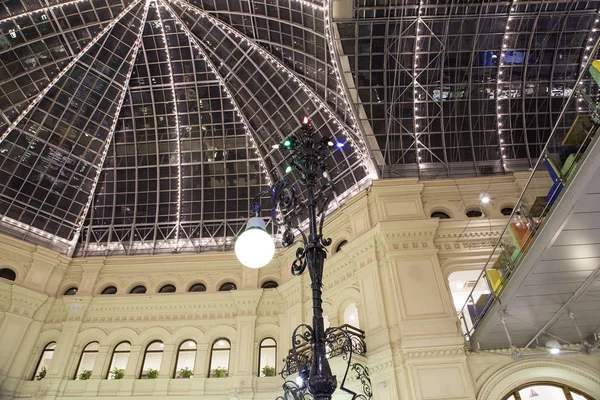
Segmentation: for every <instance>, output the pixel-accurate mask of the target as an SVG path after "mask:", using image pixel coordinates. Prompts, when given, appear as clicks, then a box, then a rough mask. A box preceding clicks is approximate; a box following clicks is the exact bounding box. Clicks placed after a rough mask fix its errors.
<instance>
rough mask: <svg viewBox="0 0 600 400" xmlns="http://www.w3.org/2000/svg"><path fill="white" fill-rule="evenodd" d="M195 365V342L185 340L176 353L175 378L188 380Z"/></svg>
mask: <svg viewBox="0 0 600 400" xmlns="http://www.w3.org/2000/svg"><path fill="white" fill-rule="evenodd" d="M195 365H196V342H194V341H193V340H186V341H185V342H183V343H181V345H180V346H179V350H178V351H177V362H176V363H175V374H174V377H175V378H189V377H191V375H190V372H191V373H192V374H193V372H194V366H195Z"/></svg>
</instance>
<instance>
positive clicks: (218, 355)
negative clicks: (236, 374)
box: [208, 338, 231, 378]
mask: <svg viewBox="0 0 600 400" xmlns="http://www.w3.org/2000/svg"><path fill="white" fill-rule="evenodd" d="M230 353H231V344H230V343H229V340H227V339H224V338H221V339H217V340H215V342H214V343H213V346H212V350H211V352H210V368H209V372H208V376H209V377H215V378H224V377H226V376H228V375H229V354H230Z"/></svg>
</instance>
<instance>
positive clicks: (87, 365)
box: [74, 342, 98, 380]
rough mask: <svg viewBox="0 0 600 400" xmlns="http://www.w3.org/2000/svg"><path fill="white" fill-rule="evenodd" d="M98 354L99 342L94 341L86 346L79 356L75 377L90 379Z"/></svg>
mask: <svg viewBox="0 0 600 400" xmlns="http://www.w3.org/2000/svg"><path fill="white" fill-rule="evenodd" d="M97 355H98V342H92V343H90V344H88V345H87V346H85V348H84V349H83V351H82V352H81V357H80V358H79V365H78V366H77V371H75V378H74V379H82V380H85V379H89V378H90V375H91V374H92V370H93V369H94V364H95V363H96V356H97Z"/></svg>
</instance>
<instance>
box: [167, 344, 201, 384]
mask: <svg viewBox="0 0 600 400" xmlns="http://www.w3.org/2000/svg"><path fill="white" fill-rule="evenodd" d="M187 342H194V345H195V346H196V348H195V349H193V350H192V349H181V346H183V344H184V343H187ZM182 351H186V352H190V353H191V352H192V351H193V352H194V353H195V354H196V356H197V355H198V342H196V341H195V340H194V339H185V340H183V341H182V342H181V343H179V346H178V347H177V354H176V355H175V365H174V366H173V368H174V370H173V379H181V378H177V365H178V364H179V354H180V353H181V352H182ZM195 369H196V357H194V368H193V369H192V372H194V370H195Z"/></svg>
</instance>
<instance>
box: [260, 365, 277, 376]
mask: <svg viewBox="0 0 600 400" xmlns="http://www.w3.org/2000/svg"><path fill="white" fill-rule="evenodd" d="M262 373H263V375H264V376H275V368H273V367H271V366H269V365H265V366H264V367H263V369H262Z"/></svg>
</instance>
